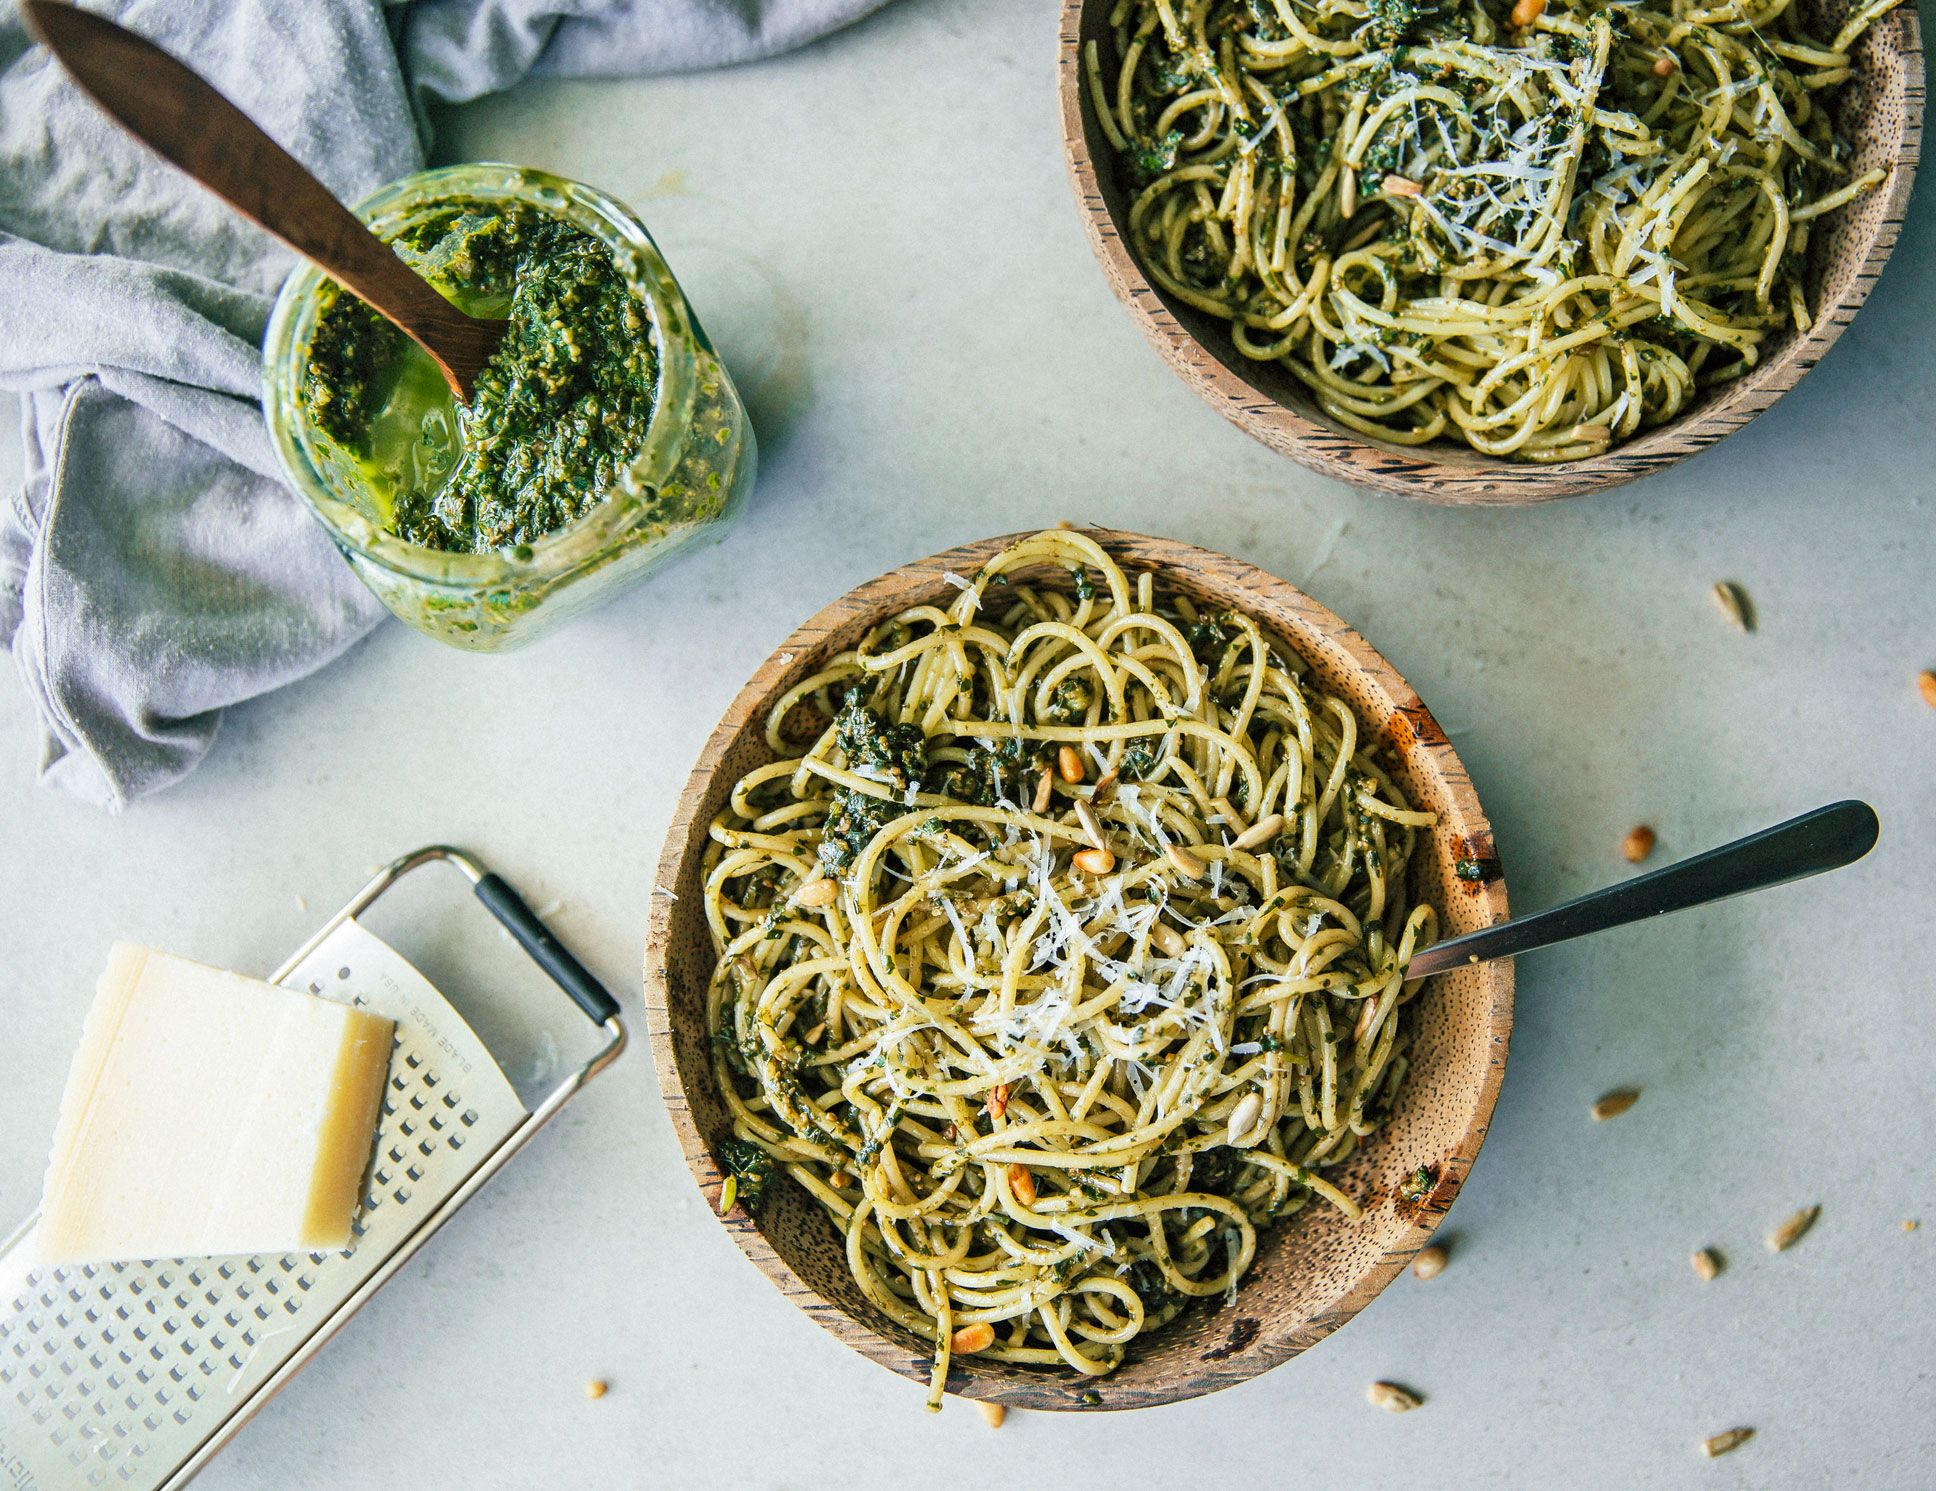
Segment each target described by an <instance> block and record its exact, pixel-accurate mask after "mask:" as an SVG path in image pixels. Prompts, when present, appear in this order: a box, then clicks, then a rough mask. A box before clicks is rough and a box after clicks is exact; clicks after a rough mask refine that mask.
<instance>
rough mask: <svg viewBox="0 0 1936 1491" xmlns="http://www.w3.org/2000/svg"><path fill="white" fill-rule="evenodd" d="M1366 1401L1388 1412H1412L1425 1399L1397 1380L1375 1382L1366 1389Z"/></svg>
mask: <svg viewBox="0 0 1936 1491" xmlns="http://www.w3.org/2000/svg"><path fill="white" fill-rule="evenodd" d="M1365 1401H1366V1402H1368V1403H1370V1404H1371V1406H1372V1407H1374V1408H1382V1409H1384V1410H1385V1411H1386V1412H1387V1413H1410V1412H1411V1411H1412V1410H1413V1409H1414V1408H1416V1407H1418V1406H1419V1404H1421V1403H1423V1402H1424V1401H1425V1400H1424V1399H1423V1398H1421V1397H1419V1395H1418V1394H1417V1393H1413V1392H1407V1391H1406V1390H1405V1389H1404V1388H1402V1387H1400V1386H1399V1385H1398V1384H1397V1383H1395V1382H1374V1383H1373V1384H1372V1385H1371V1386H1370V1387H1368V1388H1366V1389H1365Z"/></svg>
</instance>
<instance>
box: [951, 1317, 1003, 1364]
mask: <svg viewBox="0 0 1936 1491" xmlns="http://www.w3.org/2000/svg"><path fill="white" fill-rule="evenodd" d="M948 1344H949V1345H950V1346H952V1347H953V1348H954V1349H955V1351H956V1352H957V1353H958V1354H960V1355H962V1356H973V1355H974V1354H975V1353H976V1352H977V1351H986V1350H987V1349H988V1348H989V1347H991V1346H993V1345H994V1344H995V1327H994V1326H992V1325H990V1324H989V1323H988V1322H987V1321H986V1320H978V1321H976V1322H975V1323H974V1324H973V1325H964V1326H963V1327H962V1328H961V1329H960V1330H958V1331H956V1332H955V1333H954V1334H953V1335H952V1336H950V1337H949V1338H948Z"/></svg>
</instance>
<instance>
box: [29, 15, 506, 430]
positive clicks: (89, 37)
mask: <svg viewBox="0 0 1936 1491" xmlns="http://www.w3.org/2000/svg"><path fill="white" fill-rule="evenodd" d="M20 14H21V18H22V19H23V20H24V21H25V22H26V25H27V30H28V32H29V33H30V34H31V35H32V36H33V38H34V40H36V41H38V42H39V43H40V44H41V45H42V46H44V47H46V48H47V50H48V51H50V52H52V53H53V54H54V56H55V57H56V58H58V59H59V61H60V63H61V65H62V66H63V67H65V68H66V69H67V71H68V72H69V73H70V74H72V76H73V78H74V81H75V82H76V83H78V84H80V86H81V89H82V91H83V92H85V93H86V94H87V95H88V97H90V98H92V99H93V100H94V102H95V103H97V104H99V105H100V106H101V108H102V110H103V111H104V112H105V113H106V114H107V115H108V117H110V118H111V119H113V120H114V121H115V123H117V124H119V125H120V126H121V127H122V128H123V129H125V130H127V132H128V133H129V134H131V135H133V136H134V137H135V138H136V139H137V140H139V141H141V142H142V144H144V145H146V146H147V147H148V148H149V149H150V150H153V151H154V152H155V153H156V154H157V155H159V156H161V157H162V158H163V159H164V160H166V161H169V162H170V163H172V164H174V165H176V166H179V167H180V168H181V169H182V170H184V171H186V172H187V173H188V174H189V175H190V176H192V177H194V178H195V179H196V180H197V181H199V182H200V183H201V184H202V185H203V186H205V187H207V188H208V189H209V190H210V191H212V192H214V193H215V195H216V196H218V197H220V198H221V199H222V200H223V201H224V202H227V203H228V204H229V206H231V207H233V208H234V209H235V210H236V211H237V212H239V213H241V214H242V216H244V217H246V218H247V219H248V220H249V221H250V222H252V223H255V224H256V225H258V226H259V227H262V228H264V229H267V230H268V231H269V232H270V233H272V234H274V235H275V236H276V237H277V238H279V239H281V240H282V241H283V242H284V243H286V244H288V245H289V247H290V248H292V249H294V250H295V251H296V252H297V253H299V254H301V255H302V256H303V257H304V258H306V259H308V260H310V261H311V262H312V263H314V264H315V265H316V266H317V268H319V269H321V270H322V271H323V273H325V274H327V275H328V276H329V277H330V278H331V279H333V280H335V281H337V282H338V283H339V284H341V285H344V286H346V287H348V288H349V289H350V290H352V291H354V292H355V293H356V294H357V295H358V296H360V297H361V298H362V299H363V300H365V301H367V302H368V303H369V304H370V305H371V306H372V307H373V308H374V309H376V310H377V311H379V312H381V313H382V314H383V315H384V316H386V317H388V318H389V320H390V321H391V322H393V323H394V324H395V325H396V327H397V329H398V330H399V331H401V332H403V334H404V335H405V336H407V337H409V338H410V339H411V340H412V341H413V342H415V343H416V344H417V345H418V346H419V347H421V348H423V349H424V351H425V352H427V353H429V354H430V357H431V360H432V361H434V362H435V363H436V364H437V366H438V368H439V369H440V370H441V371H442V372H443V375H444V378H445V380H446V381H447V382H448V383H449V384H450V387H451V392H452V393H454V394H455V395H456V396H457V398H458V400H459V402H461V403H466V404H468V403H469V402H470V400H471V393H472V391H473V390H474V389H475V388H476V386H477V375H478V373H479V372H480V371H482V369H483V367H484V364H485V363H486V362H487V361H489V360H490V356H491V354H492V353H493V352H494V351H496V350H497V344H498V342H499V341H501V340H502V339H503V336H504V329H505V326H506V325H507V324H508V323H506V322H503V321H490V320H483V319H481V318H479V317H477V316H467V315H465V314H464V312H462V311H460V310H458V309H457V307H456V306H454V305H452V304H451V303H450V302H449V301H448V300H446V299H444V297H443V296H442V295H441V294H439V293H438V292H437V291H436V290H435V289H434V288H432V286H431V285H430V284H429V283H427V282H426V281H425V280H424V279H423V278H422V277H421V276H419V275H418V274H417V273H416V272H415V271H414V270H413V269H411V268H410V266H409V265H407V264H405V263H404V262H403V260H401V259H399V258H398V257H397V256H396V255H395V254H394V253H392V252H391V251H390V248H389V246H388V245H387V244H385V243H384V242H383V240H382V239H380V238H378V237H377V236H376V235H375V234H374V233H372V232H371V231H370V230H369V229H368V228H366V227H364V226H363V224H362V223H361V222H360V221H359V220H358V219H357V217H356V215H355V214H354V213H352V212H351V211H350V210H349V209H348V208H347V207H345V206H344V205H343V204H342V203H341V202H339V201H337V200H336V198H335V197H334V196H332V195H331V194H330V190H329V188H328V187H326V186H324V185H323V184H322V182H320V181H318V180H317V179H316V178H315V177H314V176H312V175H310V174H309V172H308V171H307V170H305V169H304V168H303V166H302V164H301V163H300V162H298V161H297V160H296V158H295V157H294V156H292V155H290V154H289V152H288V151H286V150H284V149H283V148H282V147H281V146H280V145H278V144H276V142H275V141H274V140H272V139H270V138H269V137H268V136H267V135H266V134H264V133H263V132H262V130H261V129H260V128H259V127H257V125H256V124H255V122H254V121H253V120H251V119H250V118H249V116H248V115H246V114H244V113H243V112H242V111H241V110H240V109H238V108H237V107H236V106H235V105H234V104H232V103H230V102H229V101H228V99H226V98H224V97H223V96H222V95H221V94H220V93H218V92H216V90H215V89H214V88H213V87H211V86H210V85H209V84H208V83H207V82H205V81H204V80H203V79H202V78H200V77H198V76H197V75H196V74H195V73H193V72H190V71H189V70H188V68H186V67H184V66H183V65H182V64H181V63H180V62H178V61H176V60H175V59H174V58H173V57H171V56H169V55H168V53H166V52H164V51H162V50H161V48H159V47H157V46H156V45H154V43H152V42H150V41H146V40H144V39H142V38H141V37H139V36H136V35H135V34H134V33H133V32H132V31H128V30H125V29H123V28H122V27H120V26H117V25H115V24H114V22H112V21H109V20H105V19H103V18H102V17H100V16H97V15H94V14H92V13H90V12H88V11H85V10H79V9H77V8H75V7H74V6H72V5H66V4H61V3H58V0H21V5H20Z"/></svg>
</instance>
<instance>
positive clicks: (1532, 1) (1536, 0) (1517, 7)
mask: <svg viewBox="0 0 1936 1491" xmlns="http://www.w3.org/2000/svg"><path fill="white" fill-rule="evenodd" d="M1545 14H1546V0H1517V3H1515V4H1514V6H1513V8H1512V16H1511V20H1512V23H1513V25H1515V26H1517V27H1519V28H1520V29H1521V30H1522V31H1523V30H1525V28H1526V27H1528V26H1530V25H1532V24H1533V22H1534V21H1537V20H1538V19H1539V18H1540V17H1541V16H1543V15H1545Z"/></svg>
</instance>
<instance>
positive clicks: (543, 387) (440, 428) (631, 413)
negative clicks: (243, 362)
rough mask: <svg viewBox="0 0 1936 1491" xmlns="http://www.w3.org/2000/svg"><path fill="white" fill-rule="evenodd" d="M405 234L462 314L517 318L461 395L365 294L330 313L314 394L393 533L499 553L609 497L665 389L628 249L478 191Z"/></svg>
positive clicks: (310, 377)
mask: <svg viewBox="0 0 1936 1491" xmlns="http://www.w3.org/2000/svg"><path fill="white" fill-rule="evenodd" d="M392 244H393V247H395V248H396V250H397V252H398V254H399V255H400V256H401V257H402V258H403V259H404V260H405V261H406V262H408V263H409V264H410V265H411V267H412V268H414V269H416V270H417V271H418V272H419V273H421V274H422V275H423V276H424V277H425V278H426V279H428V280H429V281H430V282H431V283H432V284H433V285H435V286H436V287H437V288H438V289H439V290H441V291H443V292H444V293H445V294H446V295H447V296H449V298H450V299H451V300H452V301H453V302H454V303H455V304H457V305H458V306H459V308H460V309H463V310H465V311H468V312H470V313H471V314H472V315H481V316H502V317H505V318H507V319H508V320H509V323H510V325H509V327H508V328H507V330H506V332H505V336H504V340H503V342H502V343H501V344H500V345H499V347H498V349H497V351H496V352H495V353H494V354H493V355H492V357H491V360H490V361H489V362H488V363H487V364H486V365H485V367H484V369H483V371H482V372H481V373H480V374H479V376H478V379H477V386H476V390H475V393H474V396H473V398H472V400H471V402H470V403H469V404H468V405H459V404H458V403H457V401H456V400H455V399H454V398H453V397H452V395H451V393H450V390H449V388H448V387H447V386H446V385H445V383H444V380H443V378H442V376H441V374H439V372H438V371H437V368H436V365H435V364H434V363H432V362H431V360H430V358H429V357H428V356H427V355H426V354H425V353H424V352H423V351H422V350H421V349H420V348H418V347H417V346H416V345H415V344H414V343H413V342H411V341H410V340H409V339H408V338H407V337H405V336H404V335H403V333H402V332H400V331H398V330H397V329H396V328H395V327H394V326H392V325H391V324H390V323H389V322H388V321H386V320H384V319H383V318H382V317H381V316H379V315H377V313H376V312H374V311H372V310H371V309H370V308H369V307H368V306H367V305H365V304H364V303H363V302H362V301H361V300H358V299H357V298H356V297H355V296H354V295H351V294H350V293H348V292H347V291H337V292H335V293H334V294H333V296H332V298H331V300H330V301H329V302H328V303H327V305H326V306H325V308H324V310H323V312H322V314H321V316H320V317H319V318H318V321H317V326H316V331H315V334H314V336H313V337H312V339H311V341H310V346H309V350H308V356H307V359H306V361H305V365H304V370H303V379H302V385H301V393H300V399H301V402H302V406H303V410H304V412H305V414H306V415H307V416H308V418H309V419H310V421H311V423H312V424H313V425H314V427H315V428H316V429H317V430H318V431H319V432H320V433H321V434H322V435H324V436H325V437H327V438H328V439H329V440H330V441H333V442H335V444H336V445H338V446H340V447H341V449H342V451H343V452H345V453H346V454H347V455H348V456H349V457H350V458H351V460H352V463H353V464H354V466H355V467H356V469H357V475H358V476H359V478H360V479H361V484H362V485H363V486H365V487H366V488H367V489H368V490H369V491H370V493H371V495H372V497H374V498H375V499H376V501H377V503H378V505H379V510H380V512H379V515H380V517H381V520H382V521H383V524H384V526H385V527H386V528H387V529H388V530H389V531H390V532H392V533H395V534H396V535H397V536H398V537H400V538H402V539H405V540H406V541H408V542H410V543H413V544H417V545H419V546H420V547H423V548H427V549H438V550H444V551H450V552H469V553H488V552H491V551H493V550H497V549H502V548H507V547H511V546H515V545H524V544H529V543H531V542H532V541H533V540H535V539H538V538H541V537H543V536H544V535H545V534H548V533H553V532H556V531H557V530H558V529H560V528H563V527H564V526H566V525H567V524H569V523H571V522H573V521H575V520H576V519H578V518H580V517H582V516H584V515H585V514H586V513H587V512H589V511H590V510H591V509H592V508H594V507H596V506H597V505H598V504H600V503H601V502H603V501H605V500H606V498H607V497H608V496H610V495H611V493H612V492H613V491H614V490H615V489H616V488H617V487H618V486H619V485H620V483H621V481H622V479H623V476H624V473H625V472H626V470H627V468H628V467H629V466H630V464H631V463H632V462H633V460H635V459H636V458H637V456H638V454H639V452H640V451H641V450H642V449H643V448H644V445H645V437H646V431H647V426H648V425H649V424H650V422H651V418H652V409H653V402H654V397H655V394H656V391H657V385H658V359H657V355H656V351H655V348H654V345H653V340H652V331H651V327H650V323H649V322H648V320H647V318H646V314H645V308H644V306H643V304H642V303H641V302H640V301H639V299H638V298H637V297H636V296H635V295H634V294H633V293H632V291H631V289H630V287H629V286H628V285H627V284H626V282H625V279H624V277H623V276H622V275H621V274H620V273H619V271H618V268H617V266H616V265H615V264H614V263H613V260H612V253H611V250H610V249H608V248H607V247H606V246H605V245H604V244H602V243H600V242H599V241H598V240H597V239H595V238H593V237H592V236H591V235H590V234H588V233H585V232H583V231H581V230H580V229H578V228H576V227H573V226H572V225H571V224H570V223H567V222H565V221H563V220H562V219H560V218H556V217H553V216H551V215H550V214H548V213H545V212H542V211H540V210H538V209H537V208H533V207H529V206H525V205H523V204H486V203H482V202H464V201H454V202H451V203H449V204H448V205H446V206H442V207H440V208H438V209H437V210H435V211H433V212H432V213H431V214H429V215H428V216H427V217H425V218H422V219H420V220H418V221H417V222H415V223H413V224H412V225H411V226H410V227H409V228H407V229H406V230H405V231H404V232H402V233H401V234H399V235H398V236H397V237H396V238H395V239H393V240H392Z"/></svg>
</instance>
